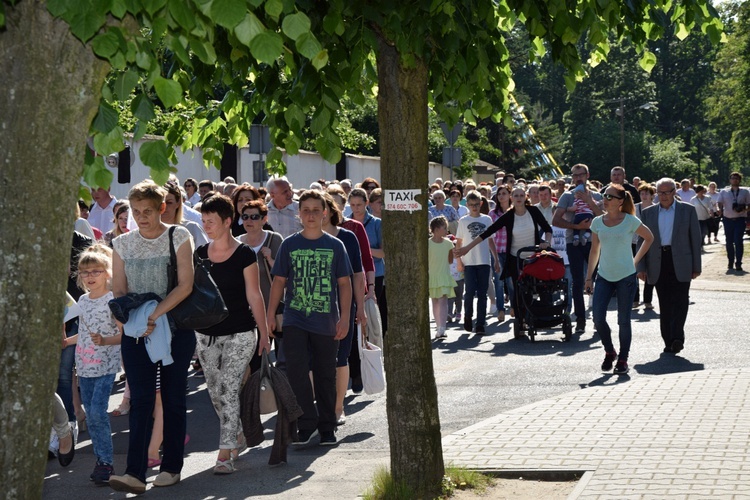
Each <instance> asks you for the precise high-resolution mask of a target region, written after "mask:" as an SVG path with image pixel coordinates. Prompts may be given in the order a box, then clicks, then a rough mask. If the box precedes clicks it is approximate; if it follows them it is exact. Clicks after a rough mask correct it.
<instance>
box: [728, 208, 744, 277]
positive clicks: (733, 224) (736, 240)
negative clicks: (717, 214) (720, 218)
mask: <svg viewBox="0 0 750 500" xmlns="http://www.w3.org/2000/svg"><path fill="white" fill-rule="evenodd" d="M724 236H725V237H726V239H727V243H726V246H727V258H728V259H729V265H730V266H731V265H733V264H734V263H735V262H736V263H737V264H738V265H742V254H743V253H744V248H743V246H742V238H743V237H744V236H745V218H744V217H737V218H735V219H728V218H727V217H724Z"/></svg>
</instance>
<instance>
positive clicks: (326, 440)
mask: <svg viewBox="0 0 750 500" xmlns="http://www.w3.org/2000/svg"><path fill="white" fill-rule="evenodd" d="M319 444H320V446H333V445H335V444H336V434H335V433H334V432H333V431H320V443H319Z"/></svg>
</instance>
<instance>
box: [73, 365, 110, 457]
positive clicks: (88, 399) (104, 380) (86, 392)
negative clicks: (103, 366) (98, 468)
mask: <svg viewBox="0 0 750 500" xmlns="http://www.w3.org/2000/svg"><path fill="white" fill-rule="evenodd" d="M114 384H115V374H114V373H112V374H110V375H102V376H101V377H78V386H79V387H80V389H81V402H82V403H83V407H84V408H85V409H86V424H87V425H88V429H89V436H91V442H92V444H93V447H94V455H95V456H96V460H97V462H98V463H101V464H107V465H112V464H113V463H114V459H113V456H112V455H113V451H112V429H111V428H110V425H109V415H108V414H107V406H108V404H109V395H110V394H111V393H112V386H113V385H114Z"/></svg>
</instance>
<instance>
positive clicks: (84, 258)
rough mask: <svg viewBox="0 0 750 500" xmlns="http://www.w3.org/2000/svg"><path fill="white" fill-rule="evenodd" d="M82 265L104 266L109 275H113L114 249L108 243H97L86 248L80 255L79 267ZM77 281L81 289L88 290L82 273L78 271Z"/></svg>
mask: <svg viewBox="0 0 750 500" xmlns="http://www.w3.org/2000/svg"><path fill="white" fill-rule="evenodd" d="M82 267H103V268H104V269H105V270H106V271H107V275H108V276H109V277H110V278H111V277H112V249H111V248H109V247H108V246H107V245H103V244H101V243H96V244H94V245H91V246H90V247H88V248H86V250H84V251H83V252H82V253H81V256H80V257H78V269H79V270H80V269H81V268H82ZM76 283H77V284H78V286H79V287H80V288H81V289H84V290H86V291H88V287H87V286H86V284H85V283H84V282H83V280H82V279H81V275H80V273H76Z"/></svg>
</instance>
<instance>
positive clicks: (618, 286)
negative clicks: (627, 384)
mask: <svg viewBox="0 0 750 500" xmlns="http://www.w3.org/2000/svg"><path fill="white" fill-rule="evenodd" d="M603 198H604V211H605V212H604V214H603V215H600V216H599V217H596V218H595V219H594V220H593V222H592V223H591V232H592V233H593V235H592V239H591V253H590V254H589V267H588V274H587V276H586V284H585V290H586V293H592V287H591V285H592V281H591V276H592V275H593V273H594V270H595V269H596V265H597V263H598V264H599V270H598V274H597V277H596V287H594V291H593V293H594V300H593V316H594V326H595V327H596V331H597V332H598V333H599V336H600V337H601V339H602V345H603V346H604V362H603V363H602V371H609V370H612V365H613V364H614V362H615V359H617V364H616V365H615V368H614V371H613V373H621V374H624V373H627V372H628V354H629V353H630V342H631V339H632V330H631V327H630V310H631V307H632V304H633V297H635V290H636V287H637V286H638V282H637V281H636V273H635V267H636V265H637V264H638V262H639V261H640V260H641V259H642V258H643V256H644V255H646V252H647V251H648V248H649V247H650V246H651V243H652V242H653V241H654V235H653V234H651V231H650V230H649V229H648V228H647V227H646V226H644V225H643V224H641V221H640V220H638V219H637V218H636V217H635V215H634V214H635V206H634V205H633V198H632V197H631V196H630V193H628V192H627V191H625V188H623V187H622V186H621V185H619V184H610V185H609V187H607V190H606V191H605V193H604V194H603ZM633 234H637V235H638V236H640V237H641V238H643V244H642V245H641V248H639V249H638V252H637V253H636V254H635V257H633V254H632V248H631V243H632V241H633ZM615 293H617V325H618V327H619V329H620V354H619V356H618V354H617V351H615V346H614V345H613V344H612V329H611V328H610V327H609V324H608V323H607V305H608V304H609V301H610V300H611V299H612V295H614V294H615Z"/></svg>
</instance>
